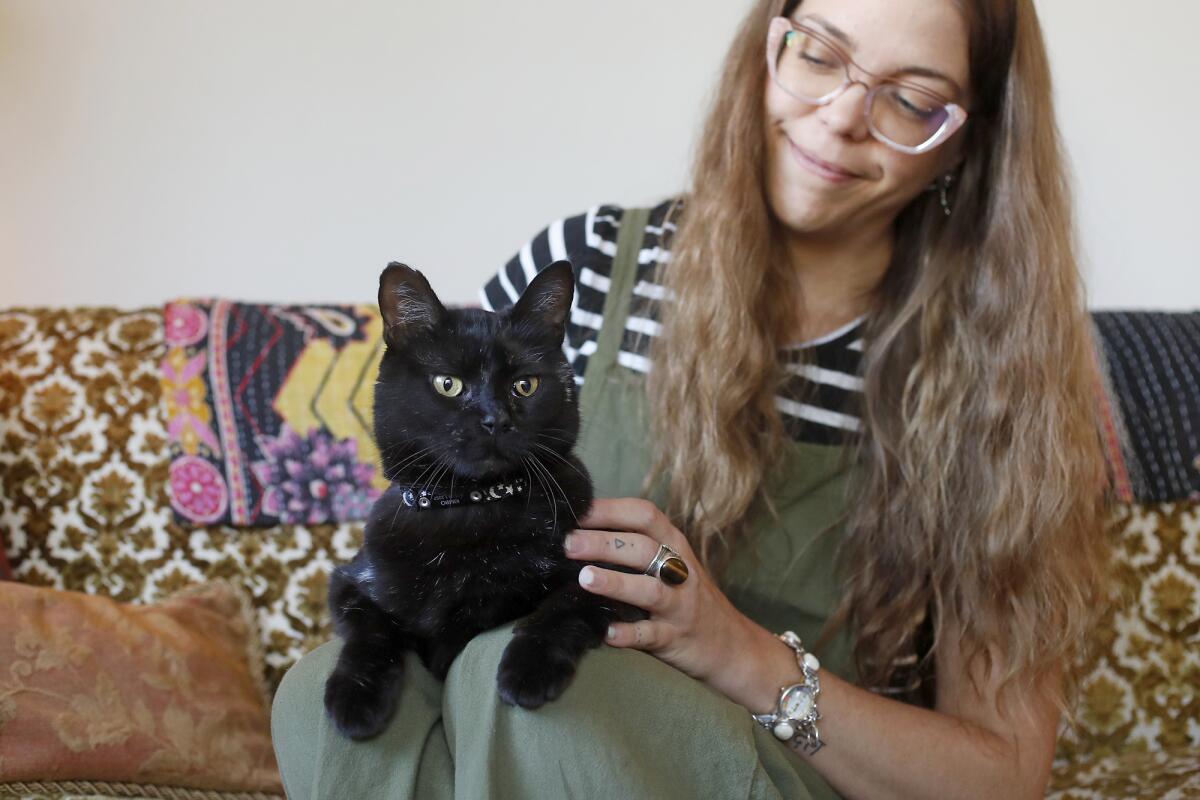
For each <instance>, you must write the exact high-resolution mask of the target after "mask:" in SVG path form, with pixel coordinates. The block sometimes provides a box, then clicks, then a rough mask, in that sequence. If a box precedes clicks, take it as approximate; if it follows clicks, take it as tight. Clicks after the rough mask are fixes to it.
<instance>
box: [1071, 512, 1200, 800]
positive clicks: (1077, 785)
mask: <svg viewBox="0 0 1200 800" xmlns="http://www.w3.org/2000/svg"><path fill="white" fill-rule="evenodd" d="M1108 534H1109V535H1110V536H1112V540H1113V542H1114V543H1115V546H1116V565H1115V566H1116V569H1115V575H1116V578H1115V580H1114V582H1113V586H1112V594H1111V597H1110V603H1109V605H1108V607H1107V608H1106V609H1105V611H1104V615H1103V618H1102V620H1101V622H1100V624H1099V625H1098V626H1097V628H1096V631H1095V635H1094V636H1093V638H1092V646H1093V651H1092V652H1091V653H1089V654H1088V655H1087V656H1086V658H1085V660H1084V661H1083V662H1082V666H1083V670H1082V680H1081V687H1080V688H1081V691H1080V698H1079V705H1078V707H1077V709H1076V713H1077V715H1078V718H1079V719H1078V726H1077V727H1076V728H1075V729H1071V728H1069V727H1067V726H1065V725H1064V728H1063V730H1062V731H1061V732H1060V735H1059V740H1058V752H1057V754H1056V755H1057V757H1056V761H1055V771H1054V777H1053V783H1052V788H1053V789H1054V790H1055V791H1054V793H1053V794H1052V795H1051V796H1052V797H1055V798H1059V800H1066V799H1067V798H1073V799H1079V800H1082V798H1099V797H1164V796H1167V795H1168V792H1169V791H1184V790H1185V788H1186V787H1191V789H1192V790H1196V789H1197V788H1200V724H1197V720H1198V719H1200V691H1198V688H1200V502H1195V501H1180V502H1178V503H1162V504H1157V505H1132V506H1122V507H1120V508H1118V510H1117V513H1116V514H1115V516H1114V517H1113V519H1112V521H1111V523H1110V526H1109V530H1108ZM1179 796H1195V795H1187V794H1184V795H1179Z"/></svg>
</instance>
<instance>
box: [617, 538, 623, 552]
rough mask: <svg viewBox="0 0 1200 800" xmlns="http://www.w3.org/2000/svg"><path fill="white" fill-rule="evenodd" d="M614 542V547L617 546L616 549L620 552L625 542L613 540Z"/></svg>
mask: <svg viewBox="0 0 1200 800" xmlns="http://www.w3.org/2000/svg"><path fill="white" fill-rule="evenodd" d="M615 541H616V545H617V549H618V550H620V549H621V548H622V547H624V546H625V540H624V539H617V540H615Z"/></svg>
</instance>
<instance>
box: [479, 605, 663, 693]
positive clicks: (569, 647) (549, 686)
mask: <svg viewBox="0 0 1200 800" xmlns="http://www.w3.org/2000/svg"><path fill="white" fill-rule="evenodd" d="M645 618H646V612H645V611H643V610H642V609H640V608H637V607H635V606H631V605H629V604H628V603H622V602H620V601H617V600H613V599H611V598H606V597H601V596H599V595H595V594H592V593H591V592H588V591H587V590H585V589H583V588H582V587H581V586H579V584H578V583H576V582H575V581H570V582H568V583H566V584H564V585H562V586H560V587H559V588H558V589H556V590H555V591H554V592H553V593H551V594H550V596H549V597H547V598H546V600H545V601H544V602H543V603H542V605H541V606H540V607H539V608H538V609H537V611H535V612H534V614H533V615H532V616H530V617H528V618H527V619H526V620H525V621H524V622H523V623H521V624H520V625H518V626H517V627H516V628H515V629H514V630H513V638H512V640H511V641H510V642H509V643H508V646H507V647H506V648H505V649H504V655H503V656H501V658H500V668H499V670H498V672H497V675H496V682H497V686H498V689H499V692H500V699H501V700H503V701H504V702H505V703H508V704H509V705H518V706H521V707H522V708H538V707H539V706H541V705H543V704H544V703H547V702H549V701H551V700H554V699H556V698H557V697H558V696H559V695H561V694H562V692H563V690H564V689H566V687H567V685H568V684H570V682H571V678H573V677H574V675H575V668H576V666H577V665H578V664H579V659H580V658H581V657H582V656H583V654H584V653H585V652H587V651H588V650H590V649H591V648H593V647H597V646H599V645H600V643H601V642H603V641H604V633H605V631H606V630H607V629H608V625H609V623H610V622H615V621H634V620H640V619H645Z"/></svg>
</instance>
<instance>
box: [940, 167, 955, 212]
mask: <svg viewBox="0 0 1200 800" xmlns="http://www.w3.org/2000/svg"><path fill="white" fill-rule="evenodd" d="M953 182H954V175H953V173H950V172H947V173H946V174H945V175H943V176H942V179H941V180H940V181H938V192H939V194H940V195H941V200H942V211H944V212H946V216H947V217H948V216H950V211H951V210H952V209H951V208H950V198H948V197H947V196H946V190H947V189H949V188H950V184H951V183H953Z"/></svg>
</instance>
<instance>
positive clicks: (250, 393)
mask: <svg viewBox="0 0 1200 800" xmlns="http://www.w3.org/2000/svg"><path fill="white" fill-rule="evenodd" d="M163 332H164V337H165V339H166V344H167V351H166V355H165V357H164V358H163V360H162V364H161V383H162V399H163V411H164V416H165V417H166V421H167V435H168V442H169V446H170V450H171V466H170V476H169V483H168V488H169V490H170V498H171V506H172V508H173V509H174V511H175V517H176V522H178V523H179V524H180V525H187V526H191V527H197V526H205V525H236V526H263V527H269V526H272V525H279V524H285V525H286V524H298V525H317V524H322V523H336V522H351V521H360V520H364V519H366V518H367V515H368V514H369V512H370V510H371V504H372V503H373V502H374V500H375V499H376V498H377V497H378V496H379V494H380V493H381V492H382V491H383V490H384V489H386V488H387V481H386V480H384V478H383V476H382V474H381V473H380V470H379V467H378V463H379V454H378V452H377V451H376V449H375V441H374V437H373V435H372V422H371V417H372V412H371V403H372V398H373V395H374V386H375V373H376V371H377V370H378V364H379V358H380V356H381V354H382V352H383V344H382V332H383V328H382V322H381V321H380V318H379V312H378V311H377V310H376V309H375V308H374V307H372V306H336V305H329V306H282V305H267V304H254V303H236V302H232V301H229V300H212V301H203V300H194V301H184V300H180V301H176V302H172V303H168V304H167V305H166V306H165V308H164V309H163Z"/></svg>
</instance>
